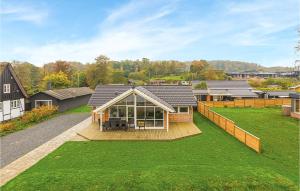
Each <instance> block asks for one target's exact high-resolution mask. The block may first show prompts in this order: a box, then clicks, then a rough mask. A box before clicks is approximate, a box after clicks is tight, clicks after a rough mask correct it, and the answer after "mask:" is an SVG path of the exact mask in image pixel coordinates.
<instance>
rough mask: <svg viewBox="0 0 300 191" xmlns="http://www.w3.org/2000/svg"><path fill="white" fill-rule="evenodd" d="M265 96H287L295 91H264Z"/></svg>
mask: <svg viewBox="0 0 300 191" xmlns="http://www.w3.org/2000/svg"><path fill="white" fill-rule="evenodd" d="M264 93H265V98H266V99H269V98H289V97H290V94H292V93H295V92H294V91H266V92H264Z"/></svg>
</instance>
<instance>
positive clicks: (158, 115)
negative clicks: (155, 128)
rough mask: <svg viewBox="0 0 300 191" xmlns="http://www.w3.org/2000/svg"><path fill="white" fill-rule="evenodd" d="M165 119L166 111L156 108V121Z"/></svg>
mask: <svg viewBox="0 0 300 191" xmlns="http://www.w3.org/2000/svg"><path fill="white" fill-rule="evenodd" d="M163 118H164V110H163V109H161V108H160V107H156V108H155V119H163Z"/></svg>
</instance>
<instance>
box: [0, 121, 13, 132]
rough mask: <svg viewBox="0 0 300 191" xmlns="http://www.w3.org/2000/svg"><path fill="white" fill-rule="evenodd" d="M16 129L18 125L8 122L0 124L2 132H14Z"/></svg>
mask: <svg viewBox="0 0 300 191" xmlns="http://www.w3.org/2000/svg"><path fill="white" fill-rule="evenodd" d="M14 128H16V125H15V123H13V122H6V123H3V124H0V132H3V131H10V130H13V129H14Z"/></svg>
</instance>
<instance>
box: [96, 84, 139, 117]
mask: <svg viewBox="0 0 300 191" xmlns="http://www.w3.org/2000/svg"><path fill="white" fill-rule="evenodd" d="M132 92H133V89H129V90H127V91H125V92H124V93H122V94H120V95H119V96H117V97H115V98H114V99H112V100H109V101H108V102H106V103H105V104H103V105H102V106H100V107H98V108H96V109H95V110H94V111H93V112H99V111H103V110H104V109H106V108H108V107H109V106H111V105H113V104H115V103H117V102H119V101H121V100H122V99H124V98H125V97H127V96H129V95H130V94H131V93H132Z"/></svg>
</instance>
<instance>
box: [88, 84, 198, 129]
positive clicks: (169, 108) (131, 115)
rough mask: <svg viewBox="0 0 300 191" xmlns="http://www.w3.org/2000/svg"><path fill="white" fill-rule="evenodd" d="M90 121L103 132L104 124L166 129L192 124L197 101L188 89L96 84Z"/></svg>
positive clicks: (185, 87)
mask: <svg viewBox="0 0 300 191" xmlns="http://www.w3.org/2000/svg"><path fill="white" fill-rule="evenodd" d="M89 105H90V106H92V107H93V112H92V118H93V121H94V122H98V123H99V126H100V130H101V131H102V130H103V125H104V124H105V122H107V121H109V120H113V119H120V120H123V121H126V123H127V125H128V126H129V128H132V129H138V128H139V124H141V123H142V124H144V128H145V129H165V130H168V129H169V123H171V122H192V121H193V106H196V100H195V98H194V96H193V92H192V88H191V87H190V86H137V87H133V86H126V85H99V86H97V87H96V89H95V93H94V94H93V95H92V96H91V98H90V100H89Z"/></svg>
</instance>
